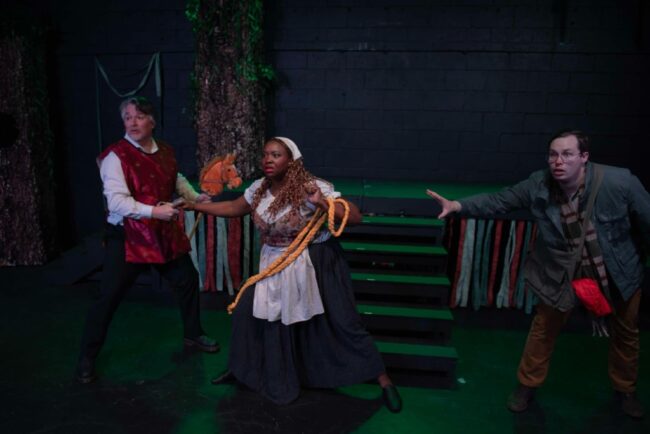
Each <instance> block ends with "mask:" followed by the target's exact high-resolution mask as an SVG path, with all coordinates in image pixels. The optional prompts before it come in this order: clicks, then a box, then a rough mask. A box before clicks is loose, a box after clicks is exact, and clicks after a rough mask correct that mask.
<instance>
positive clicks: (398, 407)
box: [381, 384, 402, 413]
mask: <svg viewBox="0 0 650 434" xmlns="http://www.w3.org/2000/svg"><path fill="white" fill-rule="evenodd" d="M381 398H382V399H383V400H384V405H385V406H386V408H387V409H388V410H389V411H391V412H392V413H399V412H400V411H402V398H401V397H400V396H399V392H398V391H397V387H395V385H394V384H389V385H388V386H386V387H383V388H382V389H381Z"/></svg>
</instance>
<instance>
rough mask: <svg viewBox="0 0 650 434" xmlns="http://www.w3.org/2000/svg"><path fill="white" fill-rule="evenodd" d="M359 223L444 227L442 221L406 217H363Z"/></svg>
mask: <svg viewBox="0 0 650 434" xmlns="http://www.w3.org/2000/svg"><path fill="white" fill-rule="evenodd" d="M361 223H362V224H364V225H385V226H427V227H444V226H445V222H444V220H440V219H437V218H429V217H406V216H378V215H364V216H362V219H361Z"/></svg>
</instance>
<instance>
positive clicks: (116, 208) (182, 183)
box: [99, 134, 199, 225]
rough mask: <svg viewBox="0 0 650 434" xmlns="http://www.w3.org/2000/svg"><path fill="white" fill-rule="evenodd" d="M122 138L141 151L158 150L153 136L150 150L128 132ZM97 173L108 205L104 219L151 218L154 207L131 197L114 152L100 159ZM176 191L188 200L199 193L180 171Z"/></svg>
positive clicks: (119, 220) (115, 222)
mask: <svg viewBox="0 0 650 434" xmlns="http://www.w3.org/2000/svg"><path fill="white" fill-rule="evenodd" d="M124 138H125V139H126V140H127V141H128V142H129V143H131V144H132V145H133V146H135V147H136V148H139V149H140V150H142V152H145V153H148V154H154V153H156V152H157V151H158V145H157V144H156V141H155V140H153V138H152V141H153V147H152V149H151V152H146V151H145V150H144V149H143V148H142V146H140V144H139V143H138V142H136V141H135V140H133V139H132V138H131V137H130V136H129V135H128V134H125V135H124ZM99 174H100V176H101V178H102V183H103V185H104V197H106V205H107V207H108V218H107V219H106V220H107V221H108V222H109V223H110V224H112V225H121V224H123V223H122V222H123V219H124V217H128V218H133V219H141V218H151V215H152V212H153V208H154V207H153V206H152V205H147V204H144V203H142V202H138V201H136V200H135V199H134V198H133V196H132V195H131V192H130V191H129V187H128V186H127V184H126V178H124V171H123V170H122V162H121V161H120V158H119V157H118V156H117V155H115V153H114V152H109V153H108V155H106V157H105V158H104V159H103V160H102V162H101V164H100V166H99ZM176 193H178V195H179V196H181V197H183V198H184V199H186V200H189V201H194V200H195V199H196V198H197V196H198V195H199V194H198V193H197V192H196V191H195V190H194V188H193V187H192V184H190V183H189V182H188V181H187V179H186V178H185V177H184V176H183V175H182V174H181V173H178V174H177V175H176Z"/></svg>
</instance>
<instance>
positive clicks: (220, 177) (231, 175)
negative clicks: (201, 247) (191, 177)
mask: <svg viewBox="0 0 650 434" xmlns="http://www.w3.org/2000/svg"><path fill="white" fill-rule="evenodd" d="M235 158H237V156H236V155H235V154H227V155H226V156H225V157H215V158H213V159H212V160H210V161H208V163H207V164H206V165H205V166H204V167H203V169H201V174H200V175H199V187H200V188H201V191H204V192H205V193H207V194H209V195H210V196H218V195H220V194H221V193H222V192H223V186H224V185H226V186H227V187H228V188H231V189H232V188H237V187H239V186H240V185H241V183H242V180H241V178H240V177H239V176H238V172H237V168H236V167H235ZM201 217H203V213H199V215H198V216H197V217H196V220H195V221H194V226H192V230H191V231H190V233H189V234H188V236H187V238H189V239H192V237H193V236H194V234H195V233H196V229H197V228H198V226H199V222H200V221H201Z"/></svg>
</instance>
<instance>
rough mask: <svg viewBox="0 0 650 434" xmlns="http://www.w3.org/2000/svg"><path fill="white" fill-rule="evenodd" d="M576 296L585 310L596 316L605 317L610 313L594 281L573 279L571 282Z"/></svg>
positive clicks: (610, 310)
mask: <svg viewBox="0 0 650 434" xmlns="http://www.w3.org/2000/svg"><path fill="white" fill-rule="evenodd" d="M571 285H572V286H573V289H574V290H575V292H576V296H577V297H578V298H579V299H580V301H581V302H582V303H583V304H584V305H585V307H586V308H587V310H589V311H590V312H592V313H593V314H594V315H596V316H605V315H609V314H610V313H612V308H611V306H610V305H609V302H608V301H607V299H606V298H605V296H604V295H603V293H602V292H601V291H600V288H599V287H598V283H597V282H596V281H595V280H594V279H587V278H584V279H575V280H574V281H572V282H571Z"/></svg>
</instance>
